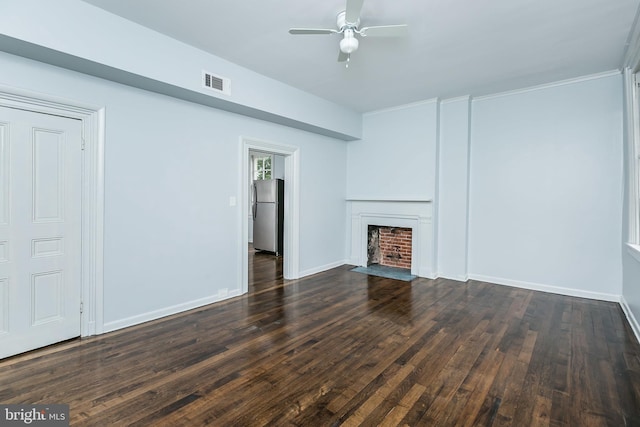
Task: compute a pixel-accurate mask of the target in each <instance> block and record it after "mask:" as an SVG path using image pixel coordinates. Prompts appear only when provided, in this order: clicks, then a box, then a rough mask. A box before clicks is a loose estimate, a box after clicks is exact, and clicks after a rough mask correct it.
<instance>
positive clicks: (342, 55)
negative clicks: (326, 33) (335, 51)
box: [338, 51, 349, 62]
mask: <svg viewBox="0 0 640 427" xmlns="http://www.w3.org/2000/svg"><path fill="white" fill-rule="evenodd" d="M347 59H349V55H347V54H346V53H344V52H343V51H340V54H339V55H338V62H346V60H347Z"/></svg>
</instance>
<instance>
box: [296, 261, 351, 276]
mask: <svg viewBox="0 0 640 427" xmlns="http://www.w3.org/2000/svg"><path fill="white" fill-rule="evenodd" d="M345 264H349V260H346V259H343V260H341V261H336V262H332V263H329V264H326V265H321V266H320V267H314V268H310V269H308V270H303V271H301V272H300V275H299V276H300V277H299V278H302V277H307V276H311V275H313V274H318V273H322V272H323V271H328V270H331V269H332V268H337V267H341V266H343V265H345Z"/></svg>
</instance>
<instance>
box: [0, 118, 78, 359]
mask: <svg viewBox="0 0 640 427" xmlns="http://www.w3.org/2000/svg"><path fill="white" fill-rule="evenodd" d="M81 158H82V123H81V122H80V121H79V120H75V119H70V118H65V117H58V116H52V115H47V114H40V113H35V112H31V111H24V110H18V109H13V108H5V107H0V358H3V357H7V356H11V355H14V354H18V353H22V352H25V351H29V350H33V349H35V348H39V347H43V346H46V345H49V344H53V343H56V342H59V341H63V340H66V339H69V338H74V337H77V336H79V335H80V301H81V295H80V293H81V286H80V284H81V277H80V276H81V263H80V259H81V256H80V250H81V247H80V245H81V235H80V233H81V223H80V221H81V201H82V198H81V176H82V171H81V168H82V164H81Z"/></svg>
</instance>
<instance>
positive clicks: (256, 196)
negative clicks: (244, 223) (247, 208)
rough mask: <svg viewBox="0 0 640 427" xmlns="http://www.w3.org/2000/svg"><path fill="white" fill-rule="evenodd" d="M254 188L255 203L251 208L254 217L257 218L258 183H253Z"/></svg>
mask: <svg viewBox="0 0 640 427" xmlns="http://www.w3.org/2000/svg"><path fill="white" fill-rule="evenodd" d="M252 188H253V204H252V205H251V208H252V209H253V219H256V208H257V204H258V192H257V190H256V185H255V184H253V185H252Z"/></svg>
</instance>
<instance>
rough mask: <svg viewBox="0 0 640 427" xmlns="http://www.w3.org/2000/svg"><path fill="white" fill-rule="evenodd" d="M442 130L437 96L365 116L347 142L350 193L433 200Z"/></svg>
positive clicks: (348, 189)
mask: <svg viewBox="0 0 640 427" xmlns="http://www.w3.org/2000/svg"><path fill="white" fill-rule="evenodd" d="M437 129H438V103H437V102H436V101H435V100H432V101H425V102H423V103H419V104H412V105H407V106H402V107H398V108H394V109H389V110H381V111H376V112H371V113H367V114H365V115H364V118H363V129H362V135H363V138H362V140H360V141H352V142H349V144H348V146H347V147H348V148H347V156H348V167H347V177H348V178H347V182H348V184H347V194H348V196H349V197H354V198H360V197H364V198H368V197H375V198H383V199H384V198H392V199H409V200H422V199H433V197H434V194H435V175H434V170H435V166H436V144H437V139H438V135H437Z"/></svg>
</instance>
